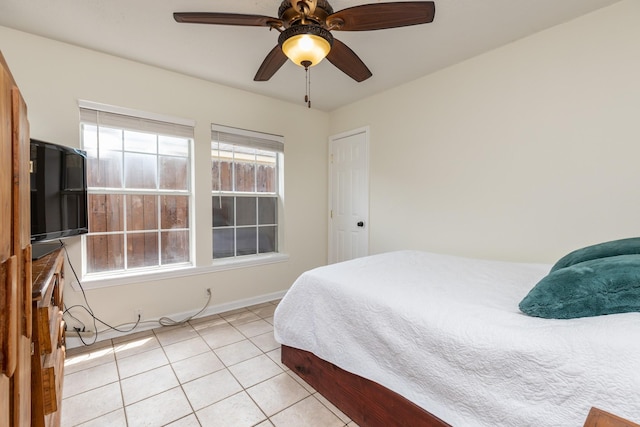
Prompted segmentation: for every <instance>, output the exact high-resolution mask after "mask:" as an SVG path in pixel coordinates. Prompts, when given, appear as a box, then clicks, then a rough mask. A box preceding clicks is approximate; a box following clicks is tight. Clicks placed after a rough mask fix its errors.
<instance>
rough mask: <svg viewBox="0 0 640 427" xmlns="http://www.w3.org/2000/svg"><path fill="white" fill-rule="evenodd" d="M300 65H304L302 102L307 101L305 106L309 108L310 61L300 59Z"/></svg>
mask: <svg viewBox="0 0 640 427" xmlns="http://www.w3.org/2000/svg"><path fill="white" fill-rule="evenodd" d="M302 66H303V67H304V73H305V78H306V82H305V95H304V102H306V103H307V107H309V108H311V70H309V67H310V66H311V62H310V61H302Z"/></svg>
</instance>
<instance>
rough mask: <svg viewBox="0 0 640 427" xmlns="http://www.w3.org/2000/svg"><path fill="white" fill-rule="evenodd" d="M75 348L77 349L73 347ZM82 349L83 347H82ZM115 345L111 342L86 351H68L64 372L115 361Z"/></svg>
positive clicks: (68, 372) (70, 372)
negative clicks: (70, 352)
mask: <svg viewBox="0 0 640 427" xmlns="http://www.w3.org/2000/svg"><path fill="white" fill-rule="evenodd" d="M73 350H75V349H73ZM81 350H82V348H81ZM115 360H116V359H115V357H114V354H113V347H112V346H111V344H110V343H109V345H108V346H107V347H103V348H99V349H92V350H86V352H79V351H76V352H75V353H73V354H69V353H67V356H66V358H65V360H64V373H65V375H66V374H72V373H74V372H78V371H81V370H83V369H88V368H93V367H94V366H98V365H102V364H104V363H109V362H114V361H115Z"/></svg>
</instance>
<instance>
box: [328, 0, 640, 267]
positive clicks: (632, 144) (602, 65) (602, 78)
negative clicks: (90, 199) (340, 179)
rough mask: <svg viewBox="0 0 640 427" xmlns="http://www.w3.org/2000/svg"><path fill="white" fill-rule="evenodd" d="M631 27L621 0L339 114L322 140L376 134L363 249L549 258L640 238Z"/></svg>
mask: <svg viewBox="0 0 640 427" xmlns="http://www.w3.org/2000/svg"><path fill="white" fill-rule="evenodd" d="M639 22H640V2H639V1H637V0H626V1H623V2H620V3H616V4H615V5H613V6H611V7H608V8H605V9H602V10H600V11H597V12H595V13H592V14H590V15H586V16H584V17H581V18H579V19H576V20H574V21H571V22H568V23H566V24H563V25H560V26H558V27H555V28H552V29H549V30H547V31H544V32H542V33H538V34H536V35H534V36H532V37H528V38H526V39H522V40H519V41H516V42H514V43H512V44H510V45H507V46H505V47H502V48H499V49H497V50H494V51H492V52H489V53H487V54H484V55H481V56H478V57H476V58H473V59H471V60H468V61H466V62H464V63H461V64H458V65H455V66H452V67H450V68H447V69H445V70H443V71H441V72H438V73H435V74H432V75H429V76H426V77H424V78H422V79H420V80H417V81H414V82H412V83H410V84H407V85H404V86H402V87H398V88H395V89H393V90H390V91H388V92H385V93H381V94H379V95H377V96H373V97H371V98H369V99H366V100H363V101H361V102H357V103H354V104H352V105H349V106H347V107H344V108H341V109H339V110H336V111H333V112H332V113H331V118H330V132H329V133H330V134H337V133H339V132H343V131H345V130H348V129H354V128H358V127H361V126H365V125H369V126H370V129H371V151H370V153H371V154H370V156H371V158H370V167H371V171H370V173H371V189H370V192H371V195H370V203H371V216H370V225H371V227H370V233H371V234H370V242H371V252H372V253H377V252H383V251H388V250H393V249H401V248H419V249H425V250H432V251H441V252H448V253H456V254H462V255H470V256H480V257H488V258H500V259H510V260H524V261H539V262H554V261H555V259H556V258H557V257H559V256H560V255H562V254H563V253H564V252H565V251H568V250H571V249H574V248H577V247H580V246H582V245H585V244H591V243H595V242H599V241H603V240H608V239H615V238H619V237H630V236H637V235H640V232H639V230H640V186H639V184H640V167H639V165H638V160H639V159H640V124H639V123H640V25H638V23H639ZM424 54H425V55H427V54H428V52H424Z"/></svg>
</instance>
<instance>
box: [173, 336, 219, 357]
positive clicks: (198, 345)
mask: <svg viewBox="0 0 640 427" xmlns="http://www.w3.org/2000/svg"><path fill="white" fill-rule="evenodd" d="M163 347H164V352H165V354H166V355H167V358H168V359H169V362H172V363H173V362H178V361H180V360H183V359H188V358H189V357H192V356H196V355H198V354H202V353H205V352H207V351H211V348H209V346H208V345H207V343H206V342H205V341H204V340H203V339H202V338H201V337H200V336H199V335H197V336H196V337H194V338H190V339H188V340H185V341H180V342H177V343H175V344H169V345H165V346H163Z"/></svg>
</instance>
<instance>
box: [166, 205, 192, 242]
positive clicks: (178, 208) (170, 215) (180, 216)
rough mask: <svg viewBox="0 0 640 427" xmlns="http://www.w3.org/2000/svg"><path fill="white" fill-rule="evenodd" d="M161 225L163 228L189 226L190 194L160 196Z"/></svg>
mask: <svg viewBox="0 0 640 427" xmlns="http://www.w3.org/2000/svg"><path fill="white" fill-rule="evenodd" d="M160 227H161V228H162V229H163V230H166V229H171V228H188V227H189V197H188V196H161V197H160ZM163 247H164V245H163Z"/></svg>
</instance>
